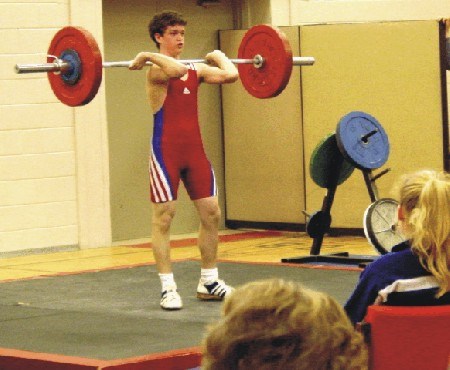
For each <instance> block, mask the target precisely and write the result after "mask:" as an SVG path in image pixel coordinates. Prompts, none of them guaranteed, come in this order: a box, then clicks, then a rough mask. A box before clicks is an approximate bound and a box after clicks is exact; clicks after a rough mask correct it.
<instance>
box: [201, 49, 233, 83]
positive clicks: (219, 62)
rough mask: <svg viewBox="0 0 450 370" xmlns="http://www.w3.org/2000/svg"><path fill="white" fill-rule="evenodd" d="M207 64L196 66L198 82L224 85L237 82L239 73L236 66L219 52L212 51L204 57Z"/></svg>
mask: <svg viewBox="0 0 450 370" xmlns="http://www.w3.org/2000/svg"><path fill="white" fill-rule="evenodd" d="M205 59H206V61H207V62H208V64H205V63H199V64H196V67H197V72H198V76H199V78H200V81H203V82H206V83H209V84H226V83H232V82H235V81H237V79H238V78H239V72H238V70H237V68H236V66H235V65H234V64H233V63H232V62H231V61H230V60H229V59H228V58H227V57H226V55H225V54H224V53H223V52H222V51H220V50H214V51H213V52H211V53H208V54H207V55H206V56H205Z"/></svg>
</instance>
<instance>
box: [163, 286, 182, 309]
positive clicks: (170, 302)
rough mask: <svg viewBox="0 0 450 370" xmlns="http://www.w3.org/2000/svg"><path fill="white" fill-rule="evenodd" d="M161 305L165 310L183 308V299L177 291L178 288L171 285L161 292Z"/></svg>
mask: <svg viewBox="0 0 450 370" xmlns="http://www.w3.org/2000/svg"><path fill="white" fill-rule="evenodd" d="M159 304H160V306H161V308H162V309H163V310H169V311H173V310H180V309H182V308H183V301H182V300H181V297H180V295H179V294H178V292H177V288H176V287H175V286H174V287H169V288H168V289H166V290H165V291H163V292H162V293H161V301H160V303H159Z"/></svg>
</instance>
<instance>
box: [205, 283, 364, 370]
mask: <svg viewBox="0 0 450 370" xmlns="http://www.w3.org/2000/svg"><path fill="white" fill-rule="evenodd" d="M202 348H203V359H202V369H203V370H211V369H214V370H229V369H237V370H247V369H248V370H250V369H251V370H256V369H258V370H265V369H267V370H268V369H271V370H274V369H275V370H276V369H283V370H291V369H292V370H293V369H296V370H303V369H304V370H310V369H316V370H325V369H326V370H338V369H339V370H344V369H345V370H357V369H358V370H359V369H367V367H368V360H367V348H366V345H365V343H364V339H363V337H362V335H361V334H360V333H359V332H357V331H356V330H355V328H354V327H353V325H352V324H351V322H350V320H349V318H348V317H347V315H346V313H345V311H344V310H343V308H342V306H341V305H340V304H339V303H338V302H337V301H336V300H335V299H334V298H332V297H331V296H329V295H327V294H325V293H321V292H316V291H313V290H310V289H308V288H305V287H303V286H302V285H300V284H298V283H294V282H288V281H284V280H282V279H268V280H261V281H255V282H251V283H247V284H245V285H243V286H241V287H239V288H237V289H236V290H235V291H234V292H233V293H232V294H231V295H230V296H229V297H228V298H227V299H226V300H225V302H224V305H223V308H222V317H221V318H220V319H219V320H218V322H216V323H215V324H212V325H210V326H209V327H208V330H207V332H206V336H205V338H204V340H203V346H202Z"/></svg>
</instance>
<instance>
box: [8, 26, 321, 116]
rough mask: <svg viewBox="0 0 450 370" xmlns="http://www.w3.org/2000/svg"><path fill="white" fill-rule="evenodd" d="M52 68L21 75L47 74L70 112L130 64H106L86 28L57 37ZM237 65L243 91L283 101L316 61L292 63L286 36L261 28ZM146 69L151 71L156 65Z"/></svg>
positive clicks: (20, 69) (248, 38) (249, 36)
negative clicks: (107, 75)
mask: <svg viewBox="0 0 450 370" xmlns="http://www.w3.org/2000/svg"><path fill="white" fill-rule="evenodd" d="M47 54H48V55H47V63H42V64H16V66H15V71H16V73H20V74H25V73H39V72H47V76H48V79H49V82H50V86H51V88H52V90H53V92H54V93H55V95H56V97H57V98H58V99H59V100H60V101H61V102H62V103H64V104H66V105H69V106H74V107H75V106H81V105H85V104H88V103H89V102H90V101H91V100H92V99H93V98H94V97H95V95H96V94H97V91H98V88H99V87H100V84H101V81H102V69H103V68H114V67H129V66H130V63H131V61H119V62H103V60H102V55H101V52H100V49H99V47H98V44H97V42H96V41H95V38H94V37H93V36H92V34H91V33H90V32H89V31H87V30H85V29H84V28H82V27H74V26H68V27H64V28H62V29H60V30H59V31H58V32H57V33H56V34H55V36H54V37H53V39H52V41H51V43H50V46H49V49H48V52H47ZM230 60H231V62H233V63H235V64H237V66H238V70H239V76H240V79H241V82H242V84H243V86H244V88H245V89H246V90H247V91H248V92H249V93H250V94H251V95H252V96H255V97H257V98H261V99H264V98H271V97H275V96H277V95H279V94H280V93H281V92H282V91H283V90H284V88H285V87H286V86H287V84H288V82H289V79H290V75H291V72H292V66H310V65H313V64H314V63H315V59H314V58H313V57H293V56H292V49H291V47H290V45H289V41H288V40H287V37H286V35H285V34H284V33H283V32H282V31H280V30H279V29H278V28H276V27H273V26H269V25H257V26H254V27H252V28H250V29H249V30H248V31H247V32H246V33H245V35H244V37H243V39H242V41H241V44H240V46H239V50H238V58H237V59H230ZM179 62H181V63H184V64H189V63H207V61H206V60H205V59H186V60H179ZM146 65H148V66H152V65H153V64H152V63H151V62H147V63H146Z"/></svg>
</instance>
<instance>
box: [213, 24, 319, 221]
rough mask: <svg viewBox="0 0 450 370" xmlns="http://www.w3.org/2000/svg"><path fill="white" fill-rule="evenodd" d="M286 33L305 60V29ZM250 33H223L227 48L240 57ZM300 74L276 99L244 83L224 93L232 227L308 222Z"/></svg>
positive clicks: (225, 88)
mask: <svg viewBox="0 0 450 370" xmlns="http://www.w3.org/2000/svg"><path fill="white" fill-rule="evenodd" d="M281 29H282V31H283V32H285V33H286V35H287V37H288V40H289V42H290V44H291V47H292V51H293V54H294V55H299V35H298V31H299V28H298V27H283V28H281ZM244 34H245V31H220V44H221V49H222V50H223V51H224V52H225V53H226V54H227V55H228V56H229V57H233V58H235V57H237V51H238V48H239V44H240V42H241V39H242V37H243V36H244ZM305 68H311V67H305ZM300 73H301V72H300V68H294V70H293V73H292V75H291V79H290V82H289V84H288V86H287V88H286V89H285V90H284V91H283V92H282V93H281V94H280V95H279V96H277V97H275V98H271V99H257V98H255V97H253V96H251V95H249V94H248V93H247V92H246V91H245V89H244V87H243V86H242V84H241V83H239V82H238V83H235V84H232V85H226V86H223V88H222V104H223V105H222V108H223V122H224V132H223V135H224V136H223V137H224V148H225V193H226V194H225V195H226V220H227V225H228V226H230V224H233V222H234V221H238V223H239V222H255V223H257V224H259V225H262V226H264V225H266V226H267V223H269V224H273V223H275V224H292V223H293V224H304V222H305V219H304V216H303V214H302V212H301V211H302V210H303V209H304V204H305V202H304V194H305V193H304V169H303V134H302V131H303V130H302V118H301V95H300ZM279 226H280V225H279Z"/></svg>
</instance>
